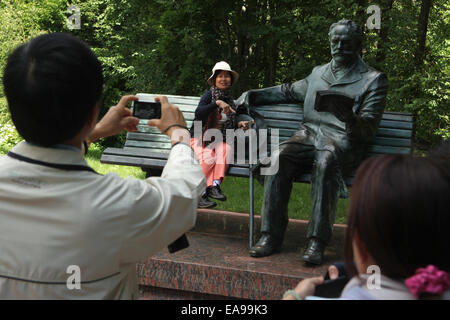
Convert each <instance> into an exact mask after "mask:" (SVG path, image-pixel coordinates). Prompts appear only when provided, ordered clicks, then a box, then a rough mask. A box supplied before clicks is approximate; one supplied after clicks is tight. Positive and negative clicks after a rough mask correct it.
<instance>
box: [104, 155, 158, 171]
mask: <svg viewBox="0 0 450 320" xmlns="http://www.w3.org/2000/svg"><path fill="white" fill-rule="evenodd" d="M101 161H102V163H107V164H108V163H109V164H117V165H122V166H135V167H148V168H158V169H159V168H162V167H164V166H165V165H166V163H167V160H161V159H149V158H137V157H128V156H117V155H113V156H112V155H108V154H105V155H102V158H101Z"/></svg>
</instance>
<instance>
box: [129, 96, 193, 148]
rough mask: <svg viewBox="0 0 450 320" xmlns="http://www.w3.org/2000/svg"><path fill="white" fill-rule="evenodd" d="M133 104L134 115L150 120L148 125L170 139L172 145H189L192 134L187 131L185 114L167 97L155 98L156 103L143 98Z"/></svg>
mask: <svg viewBox="0 0 450 320" xmlns="http://www.w3.org/2000/svg"><path fill="white" fill-rule="evenodd" d="M137 96H138V97H139V101H135V102H134V103H133V114H134V115H135V116H136V117H138V118H140V119H149V121H148V123H147V124H148V125H149V126H151V127H156V128H158V129H159V131H161V133H163V134H165V135H167V136H168V137H170V139H171V141H172V144H175V143H176V142H183V143H186V144H188V145H189V140H190V134H189V131H188V130H186V129H187V128H186V120H185V119H184V116H183V113H181V111H180V109H178V107H176V106H175V105H173V104H171V103H169V101H168V100H167V97H165V96H158V97H155V102H153V101H149V100H147V99H145V97H141V96H140V95H139V94H138V95H137Z"/></svg>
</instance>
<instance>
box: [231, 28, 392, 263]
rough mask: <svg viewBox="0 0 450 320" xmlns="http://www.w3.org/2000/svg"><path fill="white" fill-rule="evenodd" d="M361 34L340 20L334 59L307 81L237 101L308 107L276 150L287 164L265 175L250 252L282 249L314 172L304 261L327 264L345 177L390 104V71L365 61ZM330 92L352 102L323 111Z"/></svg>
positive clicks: (333, 33)
mask: <svg viewBox="0 0 450 320" xmlns="http://www.w3.org/2000/svg"><path fill="white" fill-rule="evenodd" d="M361 39H362V31H361V28H360V27H359V26H358V25H357V24H356V23H355V22H353V21H350V20H341V21H339V22H337V23H334V24H332V25H331V26H330V33H329V44H330V51H331V56H332V59H331V61H330V62H329V63H326V64H324V65H321V66H317V67H315V68H314V69H313V70H312V72H311V74H310V75H308V76H307V77H306V78H305V79H302V80H299V81H295V82H293V83H285V84H282V85H278V86H274V87H270V88H263V89H253V90H250V91H247V92H244V93H243V94H242V95H241V97H240V98H239V99H238V100H237V102H236V104H237V105H238V106H258V105H270V104H279V103H298V104H301V105H302V108H303V119H302V121H301V123H300V124H299V129H298V130H297V131H296V132H295V133H294V134H293V135H292V136H291V137H290V138H289V139H288V140H286V141H283V142H281V143H280V145H279V152H278V153H272V158H271V159H270V160H271V162H272V163H278V166H276V165H274V164H272V166H275V167H278V168H279V170H278V172H276V173H275V174H273V175H266V176H265V177H264V199H263V203H262V207H261V237H260V239H259V241H258V242H257V243H256V245H254V246H253V247H252V248H250V251H249V254H250V256H252V257H264V256H268V255H271V254H273V253H276V252H279V251H280V250H281V248H282V243H283V240H284V234H285V231H286V228H287V225H288V222H289V219H288V203H289V198H290V195H291V191H292V185H293V181H294V179H295V178H296V177H297V176H300V175H301V174H303V173H309V172H311V186H312V188H311V202H312V210H311V215H310V219H309V222H308V227H307V234H306V238H307V245H306V247H305V250H304V251H303V254H302V261H303V262H305V263H306V264H313V265H320V264H321V263H322V261H323V255H324V252H325V248H326V246H327V245H328V244H329V242H330V241H331V238H332V233H333V224H334V220H335V217H336V208H337V203H338V199H339V197H346V196H347V188H346V184H345V181H344V179H343V177H344V176H345V175H350V174H352V173H353V172H354V171H355V170H356V168H357V167H358V165H359V164H360V163H361V162H362V160H363V159H364V157H365V156H366V153H367V148H368V146H369V143H370V141H371V140H372V139H373V137H374V136H375V134H376V132H377V129H378V124H379V122H380V120H381V117H382V115H383V111H384V108H385V104H386V94H387V90H388V80H387V77H386V75H385V74H384V73H382V72H379V71H377V70H375V69H373V68H371V67H370V66H368V65H367V64H366V63H365V62H364V61H363V60H362V59H361V57H360V55H359V54H360V52H361ZM324 93H325V94H331V95H334V96H335V97H340V98H342V97H345V98H346V101H347V102H348V103H347V105H346V106H345V105H343V104H341V103H340V101H342V99H340V98H336V100H337V101H338V102H335V101H336V100H333V101H332V102H333V105H334V106H335V107H334V108H329V109H328V108H325V110H324V109H321V108H320V104H319V103H318V102H319V101H320V99H319V98H318V96H320V94H324ZM258 167H260V166H259V165H257V166H255V168H256V169H258ZM255 174H259V173H258V170H256V171H255Z"/></svg>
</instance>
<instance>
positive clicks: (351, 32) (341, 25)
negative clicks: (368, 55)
mask: <svg viewBox="0 0 450 320" xmlns="http://www.w3.org/2000/svg"><path fill="white" fill-rule="evenodd" d="M328 35H329V36H330V48H331V56H332V57H333V60H334V61H335V62H336V63H337V64H339V65H347V64H349V63H351V62H352V61H354V60H355V59H357V57H358V55H359V52H360V51H361V44H362V29H361V27H360V26H359V25H358V24H357V23H356V22H354V21H351V20H341V21H339V22H336V23H333V24H332V25H331V26H330V32H329V33H328Z"/></svg>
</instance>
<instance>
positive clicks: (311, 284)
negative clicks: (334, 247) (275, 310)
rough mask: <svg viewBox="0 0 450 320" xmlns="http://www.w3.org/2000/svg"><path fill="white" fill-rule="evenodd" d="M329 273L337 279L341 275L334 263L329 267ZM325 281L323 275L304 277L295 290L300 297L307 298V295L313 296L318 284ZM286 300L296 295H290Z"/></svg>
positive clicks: (293, 298) (292, 298)
mask: <svg viewBox="0 0 450 320" xmlns="http://www.w3.org/2000/svg"><path fill="white" fill-rule="evenodd" d="M328 274H329V275H330V279H331V280H334V279H337V278H338V277H339V270H338V269H337V268H336V267H335V266H334V265H331V266H329V267H328ZM323 281H324V277H322V276H320V277H315V278H308V279H304V280H302V281H300V282H299V283H298V285H297V287H295V289H294V290H295V292H297V294H298V295H299V296H300V298H302V299H305V298H306V297H307V296H312V295H313V294H314V292H315V291H316V286H318V285H319V284H322V283H323ZM284 300H295V297H294V296H292V295H289V296H287V297H286V298H285V299H284Z"/></svg>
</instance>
